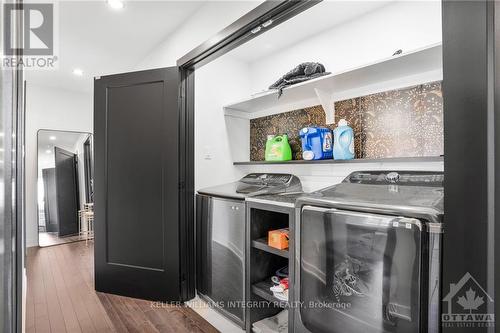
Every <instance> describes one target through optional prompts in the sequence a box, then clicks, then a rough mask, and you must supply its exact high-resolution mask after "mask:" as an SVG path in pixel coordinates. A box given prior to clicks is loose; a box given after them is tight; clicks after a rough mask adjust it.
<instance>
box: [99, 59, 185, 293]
mask: <svg viewBox="0 0 500 333" xmlns="http://www.w3.org/2000/svg"><path fill="white" fill-rule="evenodd" d="M178 84H179V74H178V69H177V68H163V69H155V70H147V71H141V72H134V73H126V74H118V75H110V76H103V77H101V78H98V79H96V80H95V81H94V151H95V156H94V158H95V159H94V163H95V175H94V183H95V187H94V189H95V190H94V205H95V206H94V208H95V214H96V219H95V286H96V290H97V291H102V292H107V293H114V294H120V295H126V296H132V297H138V298H144V299H151V300H161V301H169V300H178V299H179V298H180V297H181V296H180V292H181V291H180V289H181V274H180V273H179V271H180V267H179V266H180V258H179V166H178V163H179V155H178V154H179V148H178V147H179V134H178V133H179V113H178Z"/></svg>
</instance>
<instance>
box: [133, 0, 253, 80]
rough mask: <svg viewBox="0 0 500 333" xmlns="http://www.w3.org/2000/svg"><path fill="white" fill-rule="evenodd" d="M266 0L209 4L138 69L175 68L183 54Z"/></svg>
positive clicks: (152, 51)
mask: <svg viewBox="0 0 500 333" xmlns="http://www.w3.org/2000/svg"><path fill="white" fill-rule="evenodd" d="M262 2H263V1H262V0H254V1H208V2H207V3H206V4H205V5H204V6H203V7H201V8H200V9H199V10H198V11H196V13H195V14H194V15H192V16H191V17H190V18H189V19H188V20H186V22H185V23H184V24H183V25H182V26H180V27H179V28H178V29H177V30H176V31H175V32H174V33H173V34H171V35H170V36H169V37H168V38H167V39H166V40H165V41H163V42H162V43H161V44H160V45H158V47H156V48H155V49H154V50H151V52H150V53H149V56H148V57H146V59H144V60H143V61H141V62H140V63H139V64H137V67H136V69H137V70H142V69H150V68H157V67H166V66H175V65H176V62H177V60H178V59H179V58H181V57H182V56H183V55H185V54H186V53H188V52H189V51H191V50H192V49H194V48H195V47H196V46H198V45H200V44H201V43H203V42H205V41H206V40H208V39H209V38H211V37H213V36H214V35H215V34H216V33H218V32H219V31H221V30H222V29H224V28H225V27H227V26H228V25H230V24H231V23H233V22H234V21H236V20H237V19H238V18H240V17H241V16H243V15H244V14H246V13H247V12H249V11H250V10H252V9H254V8H255V7H257V6H258V5H259V4H260V3H262Z"/></svg>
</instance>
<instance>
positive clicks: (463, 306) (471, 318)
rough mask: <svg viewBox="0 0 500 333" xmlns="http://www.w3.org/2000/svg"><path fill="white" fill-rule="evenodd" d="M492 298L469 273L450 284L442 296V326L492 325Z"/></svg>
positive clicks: (493, 323)
mask: <svg viewBox="0 0 500 333" xmlns="http://www.w3.org/2000/svg"><path fill="white" fill-rule="evenodd" d="M492 305H493V298H492V297H491V296H490V295H488V293H487V292H486V290H485V289H484V288H483V287H482V286H481V285H480V284H479V283H478V282H477V280H476V279H475V278H474V277H473V276H472V275H471V274H470V273H465V275H464V276H463V277H462V278H461V279H460V281H458V282H457V283H452V284H450V291H449V292H448V294H447V295H446V296H445V297H444V298H443V311H442V317H441V320H442V325H443V327H461V328H476V327H493V326H494V325H495V314H494V313H493V311H492V309H493V306H492Z"/></svg>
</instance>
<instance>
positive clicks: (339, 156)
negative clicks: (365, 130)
mask: <svg viewBox="0 0 500 333" xmlns="http://www.w3.org/2000/svg"><path fill="white" fill-rule="evenodd" d="M333 158H334V159H336V160H352V159H353V158H354V131H353V130H352V128H351V127H349V125H348V124H347V121H346V120H345V119H340V121H339V123H338V126H337V128H336V129H334V130H333Z"/></svg>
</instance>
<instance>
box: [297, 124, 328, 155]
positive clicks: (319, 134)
mask: <svg viewBox="0 0 500 333" xmlns="http://www.w3.org/2000/svg"><path fill="white" fill-rule="evenodd" d="M299 135H300V138H301V141H302V158H303V159H304V160H324V159H328V158H329V159H331V158H332V157H333V147H332V131H331V130H330V129H329V128H325V127H305V128H303V129H301V130H300V132H299Z"/></svg>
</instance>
